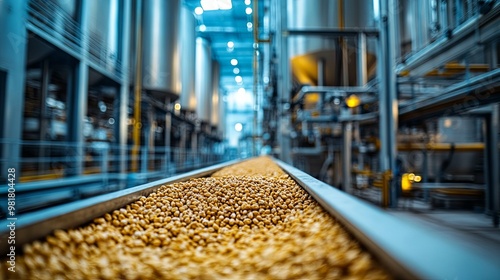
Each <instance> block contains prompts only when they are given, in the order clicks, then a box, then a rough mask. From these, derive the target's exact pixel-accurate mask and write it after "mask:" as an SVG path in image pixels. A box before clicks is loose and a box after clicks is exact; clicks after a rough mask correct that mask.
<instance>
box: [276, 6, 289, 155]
mask: <svg viewBox="0 0 500 280" xmlns="http://www.w3.org/2000/svg"><path fill="white" fill-rule="evenodd" d="M273 3H274V7H275V8H274V12H275V13H276V14H275V19H276V31H277V33H278V35H277V40H276V41H277V42H276V43H277V46H276V50H277V51H276V55H277V56H278V60H279V64H278V65H279V66H280V67H279V70H281V71H280V72H278V75H277V79H278V104H277V106H278V122H279V123H278V129H279V130H280V131H279V132H278V136H277V137H278V145H279V148H280V153H279V156H280V159H281V160H283V161H284V162H286V163H292V156H291V154H292V153H291V145H292V144H291V139H290V126H291V124H290V123H291V118H290V112H288V109H289V108H288V107H289V106H287V105H286V103H284V102H288V100H289V99H290V87H291V81H290V79H291V77H290V76H291V72H290V60H289V59H288V32H287V22H288V19H287V1H286V0H281V1H275V2H273Z"/></svg>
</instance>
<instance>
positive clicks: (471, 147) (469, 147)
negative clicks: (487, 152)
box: [398, 143, 484, 152]
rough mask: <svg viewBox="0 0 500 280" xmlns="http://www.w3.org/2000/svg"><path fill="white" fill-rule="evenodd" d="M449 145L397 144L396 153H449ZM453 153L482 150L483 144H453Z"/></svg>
mask: <svg viewBox="0 0 500 280" xmlns="http://www.w3.org/2000/svg"><path fill="white" fill-rule="evenodd" d="M451 146H452V144H451V143H427V144H423V143H408V144H398V151H414V150H428V151H449V150H451ZM454 149H455V151H460V152H476V151H482V150H484V143H457V144H454Z"/></svg>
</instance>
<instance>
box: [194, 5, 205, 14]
mask: <svg viewBox="0 0 500 280" xmlns="http://www.w3.org/2000/svg"><path fill="white" fill-rule="evenodd" d="M194 13H195V14H197V15H201V14H203V8H202V7H196V8H195V9H194Z"/></svg>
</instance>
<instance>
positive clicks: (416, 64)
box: [396, 5, 500, 76]
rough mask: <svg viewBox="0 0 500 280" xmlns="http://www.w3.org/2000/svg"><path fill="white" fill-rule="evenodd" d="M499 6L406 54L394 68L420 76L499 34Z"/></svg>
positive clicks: (400, 71)
mask: <svg viewBox="0 0 500 280" xmlns="http://www.w3.org/2000/svg"><path fill="white" fill-rule="evenodd" d="M499 25H500V5H496V6H495V8H493V10H492V11H490V12H489V13H488V14H486V15H478V16H475V17H474V18H472V19H470V20H469V21H468V22H467V23H464V24H463V25H461V26H460V27H458V28H457V29H455V30H453V32H451V35H450V36H449V37H442V38H440V39H437V40H436V41H434V42H433V43H431V44H429V45H427V46H426V47H425V48H423V49H421V50H420V51H418V52H417V53H415V54H413V55H411V56H410V57H408V58H407V59H406V60H405V61H404V63H402V64H400V65H398V66H397V67H396V71H397V73H398V74H400V75H401V74H403V73H407V72H408V75H410V76H423V75H425V74H427V73H428V72H429V71H431V70H433V69H435V68H437V67H439V66H441V65H443V64H445V63H447V62H449V61H451V60H454V59H456V58H459V57H461V56H463V55H465V54H467V53H468V52H469V51H470V50H471V49H474V48H475V47H476V46H477V45H478V44H480V43H485V42H488V41H491V40H494V39H495V38H498V37H499V36H500V29H499V28H498V26H499Z"/></svg>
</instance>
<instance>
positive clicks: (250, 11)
mask: <svg viewBox="0 0 500 280" xmlns="http://www.w3.org/2000/svg"><path fill="white" fill-rule="evenodd" d="M245 13H247V15H251V14H252V8H250V7H247V8H246V9H245Z"/></svg>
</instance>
